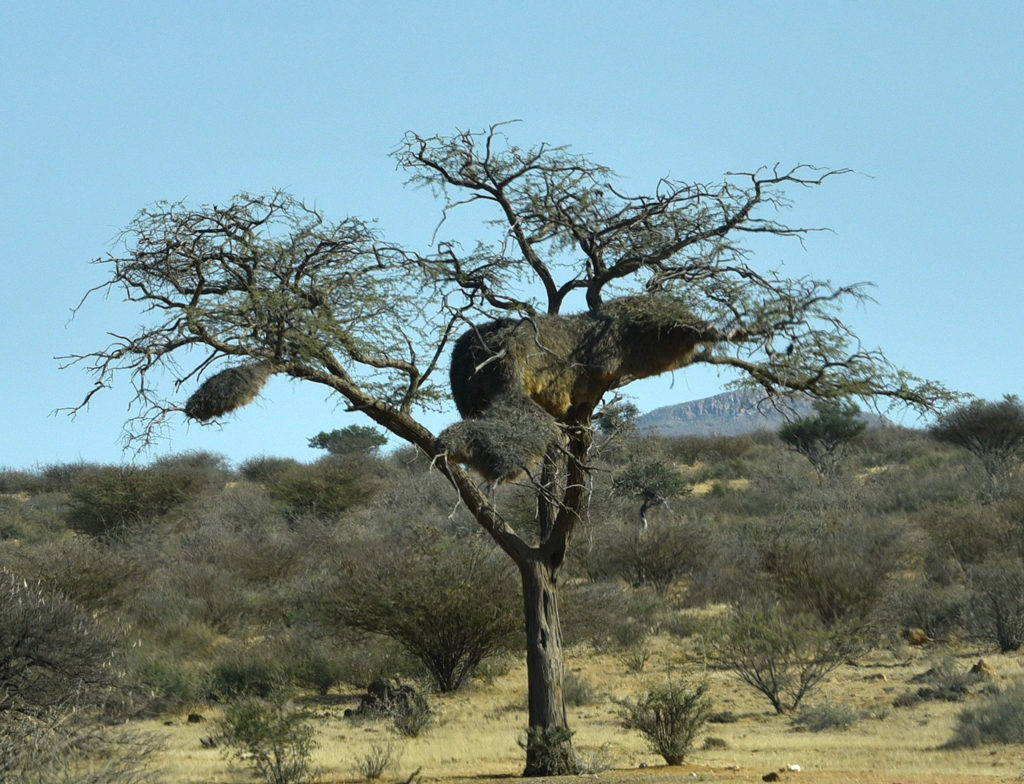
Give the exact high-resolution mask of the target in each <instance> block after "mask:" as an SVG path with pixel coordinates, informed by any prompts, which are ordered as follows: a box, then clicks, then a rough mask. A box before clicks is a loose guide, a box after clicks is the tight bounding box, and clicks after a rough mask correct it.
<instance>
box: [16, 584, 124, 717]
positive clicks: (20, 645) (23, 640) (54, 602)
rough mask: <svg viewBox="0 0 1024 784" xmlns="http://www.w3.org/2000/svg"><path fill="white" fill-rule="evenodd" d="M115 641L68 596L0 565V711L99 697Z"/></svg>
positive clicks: (27, 712) (105, 689)
mask: <svg viewBox="0 0 1024 784" xmlns="http://www.w3.org/2000/svg"><path fill="white" fill-rule="evenodd" d="M113 656H114V640H113V638H112V636H111V635H110V634H108V633H107V632H106V631H105V630H104V629H103V627H101V626H100V625H99V623H98V622H97V621H96V620H95V619H94V618H93V617H92V616H91V615H90V614H89V613H87V612H85V611H84V610H83V609H82V608H81V607H79V606H78V605H76V604H75V603H74V602H72V601H70V600H69V599H67V598H65V597H64V596H61V595H60V594H56V593H53V592H50V591H48V590H46V589H45V588H43V587H42V586H40V585H39V584H37V583H30V582H29V581H28V580H26V579H24V578H23V577H20V576H18V575H15V574H13V573H12V572H10V571H7V570H6V569H0V715H4V714H9V713H17V714H19V715H23V716H29V717H33V716H35V717H38V716H43V715H46V714H47V713H49V712H51V711H54V710H69V711H70V710H72V709H74V708H78V707H82V706H90V705H97V704H99V703H101V702H103V701H104V700H105V699H106V698H107V697H108V695H109V693H110V691H111V690H112V689H114V688H115V687H116V686H117V685H118V682H117V678H116V675H115V673H114V669H113V667H112V660H113Z"/></svg>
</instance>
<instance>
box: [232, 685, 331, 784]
mask: <svg viewBox="0 0 1024 784" xmlns="http://www.w3.org/2000/svg"><path fill="white" fill-rule="evenodd" d="M217 729H218V732H219V736H220V739H221V741H222V743H223V744H224V746H225V753H226V754H227V755H228V756H230V757H232V758H234V759H236V760H238V761H239V762H241V763H243V764H245V765H247V766H249V767H250V768H252V770H253V771H254V772H255V773H256V774H257V775H258V776H259V777H260V778H261V779H262V780H263V781H264V782H266V783H267V784H307V783H308V782H314V781H316V780H317V774H316V772H315V771H314V770H313V765H312V759H311V757H312V753H313V751H314V749H315V748H316V746H317V744H316V741H315V739H314V731H313V728H312V727H311V726H310V725H309V722H308V719H307V716H306V714H305V713H303V712H302V711H299V710H296V709H295V708H294V707H292V706H291V705H290V704H289V703H288V702H287V701H285V700H284V699H283V698H278V699H275V700H263V699H258V698H248V699H242V700H237V701H235V702H232V703H231V704H229V705H228V706H227V708H225V710H224V716H223V717H222V718H221V719H220V721H219V722H218V724H217Z"/></svg>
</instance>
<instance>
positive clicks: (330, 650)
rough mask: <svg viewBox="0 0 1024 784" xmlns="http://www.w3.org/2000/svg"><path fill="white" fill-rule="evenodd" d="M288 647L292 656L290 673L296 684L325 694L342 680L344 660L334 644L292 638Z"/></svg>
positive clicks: (344, 671) (344, 669) (344, 670)
mask: <svg viewBox="0 0 1024 784" xmlns="http://www.w3.org/2000/svg"><path fill="white" fill-rule="evenodd" d="M288 649H289V652H290V654H291V656H292V665H291V675H292V679H293V680H294V681H295V683H296V685H298V686H301V687H304V688H309V689H313V690H314V691H316V693H317V694H320V695H325V694H327V693H328V692H329V691H330V690H331V689H333V688H334V687H335V686H337V685H338V684H339V683H341V682H342V681H343V680H344V678H345V674H346V667H345V662H344V661H343V659H342V658H341V657H340V656H339V655H338V653H337V646H336V645H329V644H327V643H324V642H314V641H311V640H303V639H292V640H289V642H288Z"/></svg>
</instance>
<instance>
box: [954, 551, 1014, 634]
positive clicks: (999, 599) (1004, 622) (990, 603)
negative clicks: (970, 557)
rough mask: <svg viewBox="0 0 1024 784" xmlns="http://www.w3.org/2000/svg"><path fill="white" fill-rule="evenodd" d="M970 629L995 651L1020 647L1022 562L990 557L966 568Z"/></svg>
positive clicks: (1011, 557)
mask: <svg viewBox="0 0 1024 784" xmlns="http://www.w3.org/2000/svg"><path fill="white" fill-rule="evenodd" d="M967 577H968V580H967V584H968V589H969V592H970V608H971V611H972V616H971V629H972V631H974V632H975V634H977V635H978V636H979V637H981V638H983V639H985V640H990V641H992V642H995V643H996V645H998V646H999V650H1000V651H1003V652H1004V653H1005V652H1007V651H1016V650H1019V649H1020V647H1021V645H1024V558H1021V557H1019V556H1014V555H1010V554H1008V553H1007V554H1002V555H992V556H991V557H989V558H988V559H986V560H985V561H983V562H982V563H979V564H974V565H972V566H971V567H969V568H968V572H967Z"/></svg>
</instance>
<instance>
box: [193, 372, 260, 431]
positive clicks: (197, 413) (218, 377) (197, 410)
mask: <svg viewBox="0 0 1024 784" xmlns="http://www.w3.org/2000/svg"><path fill="white" fill-rule="evenodd" d="M274 373H275V367H274V364H273V363H272V362H268V361H261V362H250V363H247V364H244V365H236V366H234V367H230V368H227V369H226V370H222V371H220V372H219V373H216V374H214V375H212V376H210V377H209V378H208V379H206V381H204V382H203V383H202V385H201V386H200V387H199V389H197V390H196V391H195V392H193V393H192V396H191V397H190V398H189V399H188V401H187V402H186V403H185V415H186V416H187V417H188V418H189V419H195V420H197V421H199V422H206V421H209V420H210V419H213V418H215V417H219V416H222V415H224V414H227V413H228V412H230V411H234V410H235V409H236V408H241V407H242V406H244V405H246V404H247V403H251V402H252V401H253V400H254V399H255V398H256V396H257V395H258V394H259V393H260V390H262V389H263V386H264V384H266V383H267V379H269V378H270V377H271V376H272V375H273V374H274Z"/></svg>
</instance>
